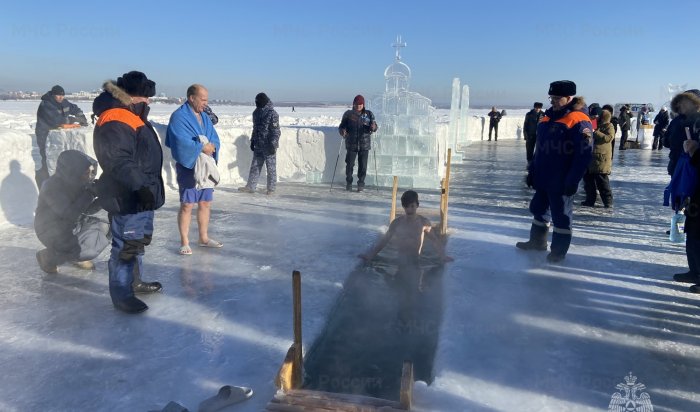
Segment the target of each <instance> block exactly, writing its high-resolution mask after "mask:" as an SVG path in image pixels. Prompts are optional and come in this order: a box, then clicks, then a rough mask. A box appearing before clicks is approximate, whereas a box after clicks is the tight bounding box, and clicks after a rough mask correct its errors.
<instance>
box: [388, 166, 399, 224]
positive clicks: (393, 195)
mask: <svg viewBox="0 0 700 412" xmlns="http://www.w3.org/2000/svg"><path fill="white" fill-rule="evenodd" d="M398 190H399V177H398V176H394V185H393V186H392V188H391V213H389V223H391V222H393V221H394V219H396V192H397V191H398Z"/></svg>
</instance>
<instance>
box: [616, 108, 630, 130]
mask: <svg viewBox="0 0 700 412" xmlns="http://www.w3.org/2000/svg"><path fill="white" fill-rule="evenodd" d="M618 124H619V125H620V130H627V131H629V130H630V115H629V113H627V112H620V115H619V116H618Z"/></svg>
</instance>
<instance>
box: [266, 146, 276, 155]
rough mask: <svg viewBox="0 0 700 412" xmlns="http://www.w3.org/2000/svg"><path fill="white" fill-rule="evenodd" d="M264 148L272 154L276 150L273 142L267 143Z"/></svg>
mask: <svg viewBox="0 0 700 412" xmlns="http://www.w3.org/2000/svg"><path fill="white" fill-rule="evenodd" d="M265 149H266V150H267V153H269V154H271V155H273V154H275V153H276V152H277V148H276V147H275V145H273V144H268V145H267V146H266V147H265Z"/></svg>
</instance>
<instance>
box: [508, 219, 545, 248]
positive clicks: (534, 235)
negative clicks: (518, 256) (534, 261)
mask: <svg viewBox="0 0 700 412" xmlns="http://www.w3.org/2000/svg"><path fill="white" fill-rule="evenodd" d="M548 231H549V228H548V227H547V226H544V223H542V225H538V224H534V223H533V224H532V226H530V240H528V241H527V242H518V243H516V244H515V247H517V248H518V249H523V250H541V251H544V250H547V232H548Z"/></svg>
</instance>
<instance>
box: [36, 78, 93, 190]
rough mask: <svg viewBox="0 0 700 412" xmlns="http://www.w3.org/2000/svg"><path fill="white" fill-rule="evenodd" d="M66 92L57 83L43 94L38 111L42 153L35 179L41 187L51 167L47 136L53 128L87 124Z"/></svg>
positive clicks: (37, 128) (38, 143)
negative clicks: (47, 159)
mask: <svg viewBox="0 0 700 412" xmlns="http://www.w3.org/2000/svg"><path fill="white" fill-rule="evenodd" d="M65 96H66V92H65V91H64V90H63V87H61V86H59V85H56V86H54V87H52V88H51V90H50V91H48V92H46V93H45V94H44V95H43V96H41V103H39V109H38V110H37V112H36V128H35V130H34V133H35V134H36V144H37V146H38V147H39V154H40V155H41V167H40V168H39V169H38V170H37V171H36V173H35V176H34V179H35V180H36V185H37V187H38V188H39V189H41V184H42V183H43V182H44V180H46V179H48V177H49V169H48V167H47V166H46V138H47V137H48V135H49V131H50V130H51V129H58V128H69V127H74V126H73V124H74V123H79V124H80V125H81V126H87V125H88V122H87V118H86V117H85V114H83V111H82V110H80V108H79V107H78V106H77V105H75V104H73V103H71V102H69V101H68V100H66V98H65Z"/></svg>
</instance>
